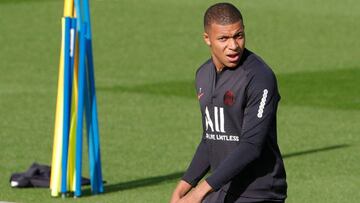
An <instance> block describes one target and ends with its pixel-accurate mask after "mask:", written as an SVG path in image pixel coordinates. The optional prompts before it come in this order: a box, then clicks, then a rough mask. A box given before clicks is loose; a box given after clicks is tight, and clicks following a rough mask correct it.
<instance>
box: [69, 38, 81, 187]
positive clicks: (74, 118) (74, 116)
mask: <svg viewBox="0 0 360 203" xmlns="http://www.w3.org/2000/svg"><path fill="white" fill-rule="evenodd" d="M76 42H77V40H76ZM74 54H75V55H74V75H73V89H72V101H71V123H70V135H69V137H70V139H69V155H68V160H69V161H68V163H69V165H68V181H69V184H70V191H73V192H74V191H75V152H76V149H75V146H76V121H77V99H78V57H79V54H78V43H75V52H74Z"/></svg>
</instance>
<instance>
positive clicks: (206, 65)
mask: <svg viewBox="0 0 360 203" xmlns="http://www.w3.org/2000/svg"><path fill="white" fill-rule="evenodd" d="M213 67H214V64H213V62H212V60H211V58H210V59H208V60H206V61H205V62H204V63H203V64H202V65H201V66H200V67H199V68H198V69H197V70H196V76H197V75H199V74H201V73H206V72H209V71H210V70H211V68H213Z"/></svg>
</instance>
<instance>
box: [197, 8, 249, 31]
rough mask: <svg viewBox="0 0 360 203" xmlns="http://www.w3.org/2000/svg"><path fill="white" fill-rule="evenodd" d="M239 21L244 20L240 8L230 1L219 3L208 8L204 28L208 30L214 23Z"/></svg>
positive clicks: (226, 23) (224, 23) (225, 23)
mask: <svg viewBox="0 0 360 203" xmlns="http://www.w3.org/2000/svg"><path fill="white" fill-rule="evenodd" d="M239 21H241V22H243V18H242V15H241V13H240V11H239V9H237V8H236V7H235V6H234V5H232V4H230V3H217V4H214V5H212V6H210V7H209V8H208V9H207V10H206V12H205V15H204V29H205V30H206V29H207V28H208V27H209V26H210V25H211V24H212V23H216V24H219V25H229V24H233V23H236V22H239Z"/></svg>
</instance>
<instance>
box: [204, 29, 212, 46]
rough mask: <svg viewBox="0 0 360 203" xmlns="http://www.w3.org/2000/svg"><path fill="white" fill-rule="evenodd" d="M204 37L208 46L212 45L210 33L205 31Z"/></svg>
mask: <svg viewBox="0 0 360 203" xmlns="http://www.w3.org/2000/svg"><path fill="white" fill-rule="evenodd" d="M203 38H204V41H205V43H206V44H207V45H208V46H211V42H210V39H209V35H208V33H206V32H204V34H203Z"/></svg>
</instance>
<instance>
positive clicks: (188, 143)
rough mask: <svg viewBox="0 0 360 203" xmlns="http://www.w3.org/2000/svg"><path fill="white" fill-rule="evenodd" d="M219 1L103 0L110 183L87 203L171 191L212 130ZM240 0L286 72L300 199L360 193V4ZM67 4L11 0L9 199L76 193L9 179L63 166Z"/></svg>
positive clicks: (263, 52)
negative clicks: (209, 38) (61, 66)
mask: <svg viewBox="0 0 360 203" xmlns="http://www.w3.org/2000/svg"><path fill="white" fill-rule="evenodd" d="M214 2H215V1H204V0H201V1H190V0H183V1H176V0H170V1H169V0H167V1H165V0H157V1H155V0H149V1H139V0H135V1H134V0H132V1H130V0H123V1H120V0H92V1H91V2H90V3H91V11H92V25H93V38H94V60H95V72H96V85H97V96H98V105H99V106H98V109H99V124H100V135H101V147H102V161H103V176H104V179H105V180H106V181H107V184H106V185H105V190H106V192H105V194H103V195H98V196H90V195H89V189H88V188H84V190H85V195H84V197H82V198H80V199H77V200H76V201H77V202H130V203H133V202H134V203H137V202H140V203H141V202H148V203H150V202H154V203H158V202H167V201H168V200H169V197H170V194H171V192H172V189H173V188H174V186H175V185H176V182H177V181H178V180H179V178H180V177H181V175H182V173H183V172H184V170H185V169H186V167H187V164H188V162H189V161H190V160H191V158H192V155H193V153H194V150H195V148H196V146H197V144H198V142H199V140H200V136H201V123H200V112H199V110H198V104H197V100H196V97H195V92H194V90H193V80H194V74H195V70H196V69H197V68H198V66H199V65H201V64H202V63H203V61H205V60H206V59H207V58H208V57H209V51H208V49H207V47H206V46H205V45H204V43H203V42H202V38H201V34H202V15H203V12H204V11H205V9H206V8H207V7H208V6H209V5H210V4H212V3H214ZM231 2H233V3H234V4H235V5H237V6H239V8H240V9H241V11H242V13H243V16H244V20H245V26H246V34H247V47H248V48H249V49H250V50H253V51H254V52H256V53H258V54H259V55H260V56H261V57H262V58H264V60H265V61H266V62H267V63H268V64H269V65H270V66H271V67H272V68H273V70H274V71H275V73H276V74H277V77H278V80H279V89H280V93H281V96H282V100H281V102H280V106H279V116H278V119H279V122H278V131H279V145H280V148H281V151H282V153H283V155H284V158H285V159H284V160H285V166H286V169H287V175H288V184H289V188H288V196H289V197H288V199H287V202H289V203H303V202H314V203H319V202H324V203H332V202H333V203H335V202H342V203H343V202H349V203H352V202H357V201H358V200H359V199H360V193H359V192H358V190H359V188H360V161H359V160H360V153H359V146H360V138H359V134H360V127H359V120H360V94H359V93H360V85H359V78H360V58H359V53H360V41H359V40H358V36H360V27H359V26H358V19H359V17H360V13H359V10H360V3H359V2H358V1H355V0H346V1H341V2H340V1H335V0H330V1H325V0H318V1H310V0H304V1H294V0H290V1H285V0H280V1H275V0H268V1H231ZM62 9H63V2H62V1H60V0H27V1H26V0H0V25H1V26H0V31H1V32H0V33H1V34H0V57H1V60H0V72H1V74H0V115H1V117H2V118H1V119H0V140H1V141H0V149H1V152H2V154H1V156H0V163H1V166H0V201H12V202H63V201H64V200H62V199H57V198H51V197H50V191H49V190H47V189H12V188H10V186H9V182H8V180H9V177H10V174H11V173H12V172H22V171H25V170H26V169H27V168H28V167H29V166H30V164H31V163H32V162H34V161H37V162H39V163H43V164H49V163H50V162H51V153H52V139H53V128H54V114H55V101H56V98H55V97H56V89H57V88H56V86H57V75H58V63H59V50H60V33H61V29H60V18H61V15H62ZM84 158H85V159H86V157H84ZM85 162H86V160H85ZM87 170H88V168H87V165H86V163H84V173H85V175H87ZM65 201H67V202H71V201H74V200H73V199H66V200H65Z"/></svg>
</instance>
